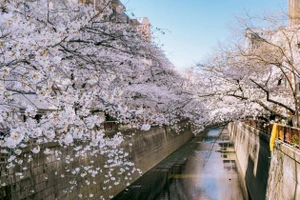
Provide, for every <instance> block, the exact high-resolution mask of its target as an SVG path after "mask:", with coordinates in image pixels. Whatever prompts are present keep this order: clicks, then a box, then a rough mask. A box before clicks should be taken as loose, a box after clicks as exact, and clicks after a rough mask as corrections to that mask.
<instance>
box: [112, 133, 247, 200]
mask: <svg viewBox="0 0 300 200" xmlns="http://www.w3.org/2000/svg"><path fill="white" fill-rule="evenodd" d="M114 199H115V200H242V199H244V197H243V192H242V189H241V184H240V182H239V178H238V174H237V166H236V156H235V153H234V149H233V146H232V144H231V143H230V142H229V135H228V131H227V129H224V130H222V129H217V128H211V129H209V130H207V131H204V132H203V133H202V134H199V135H198V136H196V137H194V138H193V139H192V140H190V141H189V142H187V143H186V144H184V145H183V146H181V147H180V148H179V149H178V150H176V151H175V152H174V153H173V154H171V155H170V156H168V157H167V158H166V159H165V160H163V161H162V162H161V163H159V164H158V165H157V166H155V167H154V168H153V169H152V170H150V171H149V172H147V173H146V174H144V175H143V176H142V177H141V178H140V179H138V180H137V181H136V182H134V183H133V184H132V185H131V186H129V187H128V188H127V189H126V190H124V191H123V192H121V193H120V194H119V195H117V196H116V197H115V198H114Z"/></svg>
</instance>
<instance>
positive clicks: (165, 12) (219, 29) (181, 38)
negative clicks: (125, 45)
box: [121, 0, 288, 69]
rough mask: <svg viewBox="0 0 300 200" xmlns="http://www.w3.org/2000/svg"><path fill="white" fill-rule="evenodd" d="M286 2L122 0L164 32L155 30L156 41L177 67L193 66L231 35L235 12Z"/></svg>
mask: <svg viewBox="0 0 300 200" xmlns="http://www.w3.org/2000/svg"><path fill="white" fill-rule="evenodd" d="M287 1H288V0H185V1H183V0H121V2H122V3H123V4H124V5H125V6H126V9H127V13H128V14H131V13H134V15H135V17H148V18H149V20H150V23H151V25H152V26H153V28H155V27H158V28H160V29H162V30H163V31H164V32H165V34H164V35H163V34H158V32H157V33H156V35H157V37H158V40H157V41H158V42H159V44H162V45H163V46H162V48H163V50H164V51H165V53H166V55H167V57H168V58H169V59H170V60H171V62H172V63H173V64H174V65H175V67H176V68H178V69H185V68H188V67H192V66H193V65H195V63H197V62H199V61H201V59H204V58H205V56H207V55H208V54H209V53H210V52H212V49H213V48H214V47H216V46H217V44H218V41H220V42H222V41H225V40H226V39H227V38H228V37H229V36H230V34H231V33H230V29H229V27H230V26H231V23H233V22H235V19H234V15H243V14H245V13H246V11H247V12H248V13H250V14H251V15H256V14H259V13H261V12H274V11H276V10H280V9H281V8H282V9H286V7H287V6H286V5H287ZM129 16H130V15H129ZM131 17H132V16H131ZM153 30H155V29H153Z"/></svg>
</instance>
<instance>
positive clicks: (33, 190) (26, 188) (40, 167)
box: [0, 123, 193, 200]
mask: <svg viewBox="0 0 300 200" xmlns="http://www.w3.org/2000/svg"><path fill="white" fill-rule="evenodd" d="M181 126H182V127H181V131H180V132H179V133H178V132H175V131H174V130H172V129H171V128H170V127H152V128H151V129H150V130H149V131H141V130H131V131H130V132H129V133H128V134H127V133H124V135H125V138H126V140H125V142H123V144H122V145H121V146H120V147H119V148H120V149H121V148H124V151H126V152H129V157H130V161H132V162H134V163H135V167H136V168H139V169H141V170H142V172H143V173H145V172H147V171H148V170H149V169H151V168H152V167H153V166H155V165H156V164H158V163H159V162H160V161H161V160H163V159H164V158H165V157H167V156H168V155H169V154H171V153H172V152H173V151H175V150H176V149H177V148H179V147H180V146H181V145H182V144H184V143H185V142H186V141H188V140H189V139H190V138H192V136H193V134H192V131H191V128H190V126H189V125H188V124H185V123H182V124H181ZM132 133H133V134H132ZM47 148H49V149H50V150H51V151H55V150H58V151H61V152H62V153H61V154H60V156H61V159H59V160H58V159H57V158H56V157H55V155H45V154H43V153H39V154H36V155H35V157H34V160H33V161H32V163H31V164H30V166H29V169H28V170H27V172H26V174H24V178H22V179H20V178H18V177H16V175H15V172H14V171H13V170H12V169H10V170H8V171H7V173H9V175H8V176H9V178H10V183H11V184H9V185H6V186H5V187H1V188H0V199H14V200H19V199H43V200H54V199H80V197H81V199H95V200H96V199H97V200H98V199H101V196H102V197H104V198H105V199H109V198H110V197H112V196H114V195H115V194H117V193H118V192H120V191H122V190H123V189H124V188H125V187H126V183H127V182H133V181H135V180H136V179H137V178H139V177H140V175H139V174H138V173H134V174H133V175H132V176H131V177H130V180H127V181H126V182H120V183H119V184H118V185H115V186H114V187H112V188H111V189H108V188H107V189H106V190H104V189H103V188H105V187H106V185H105V184H104V182H105V180H106V178H105V177H103V174H107V173H110V172H109V170H110V169H109V168H108V169H104V168H103V170H106V171H103V173H99V174H97V175H96V177H94V178H93V181H94V180H95V182H96V183H97V184H86V180H85V179H80V177H79V179H80V180H78V184H77V186H76V187H77V188H76V189H75V190H73V191H72V192H69V193H66V192H65V191H66V190H68V189H69V187H70V183H69V182H70V180H71V178H70V177H68V176H67V175H66V174H67V170H69V169H68V168H67V167H68V165H69V166H72V167H73V168H76V166H79V165H78V164H79V163H78V161H77V162H76V159H74V161H73V162H71V163H70V164H68V165H66V162H67V161H68V162H70V159H68V160H67V158H66V157H67V156H68V155H70V154H71V155H72V153H70V152H72V151H73V149H72V147H68V148H62V147H60V146H58V145H57V144H49V145H47ZM73 155H74V154H73ZM103 159H105V158H101V157H98V158H95V157H93V158H89V157H88V156H87V158H85V159H84V160H82V161H80V162H86V163H89V162H91V161H92V162H93V163H97V164H98V165H99V167H101V166H102V167H103V165H104V161H103ZM102 167H101V169H102ZM1 172H2V171H1ZM0 175H1V174H0ZM112 175H113V176H116V177H118V176H119V175H118V174H112ZM63 176H64V178H62V177H63ZM90 182H92V181H90ZM91 194H92V195H91Z"/></svg>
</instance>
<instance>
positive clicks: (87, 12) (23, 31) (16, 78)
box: [0, 0, 190, 198]
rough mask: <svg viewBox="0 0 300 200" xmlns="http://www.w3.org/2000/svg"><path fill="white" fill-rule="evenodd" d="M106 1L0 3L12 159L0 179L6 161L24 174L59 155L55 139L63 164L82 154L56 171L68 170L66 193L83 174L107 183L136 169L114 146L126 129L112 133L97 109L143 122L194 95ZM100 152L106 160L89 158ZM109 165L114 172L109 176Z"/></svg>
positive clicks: (3, 121)
mask: <svg viewBox="0 0 300 200" xmlns="http://www.w3.org/2000/svg"><path fill="white" fill-rule="evenodd" d="M110 3H111V2H110V1H109V0H102V1H100V3H99V4H98V5H97V8H96V9H95V8H94V7H93V6H90V5H82V4H77V3H73V2H72V1H55V2H52V1H50V0H38V1H23V0H7V1H2V2H1V6H0V7H1V12H0V81H1V82H0V104H1V106H0V113H1V115H0V125H1V138H0V146H1V151H2V155H6V156H7V158H8V159H7V162H5V163H4V164H1V169H0V170H1V171H3V172H5V171H7V172H5V173H2V175H3V176H2V177H1V185H2V186H3V187H4V186H5V185H6V184H10V180H9V178H8V175H9V170H10V169H14V170H17V171H15V173H16V175H17V176H18V177H19V178H21V179H22V178H24V176H26V175H25V174H26V170H28V166H27V165H28V163H31V162H32V160H34V158H36V155H38V154H40V153H44V154H45V155H49V156H54V157H55V158H56V159H57V160H60V159H62V150H60V149H55V150H53V149H51V148H49V147H48V146H49V144H51V143H54V144H55V145H59V146H60V147H61V148H69V147H72V148H71V149H72V150H71V153H70V154H69V155H68V156H67V158H66V163H72V162H78V167H76V168H74V167H72V166H73V165H71V164H70V165H69V166H67V167H66V173H67V174H58V176H60V177H61V178H65V177H69V181H70V187H69V188H68V189H66V192H70V191H72V190H74V189H75V188H76V186H77V185H78V177H81V179H85V178H86V181H85V182H86V184H90V181H89V180H90V179H88V178H87V177H89V178H92V179H93V178H94V177H95V175H97V174H99V173H104V176H105V177H109V178H107V180H105V184H107V185H109V186H108V188H111V187H112V185H118V184H119V183H120V181H121V178H122V177H123V178H124V176H121V175H122V174H125V173H127V174H129V175H130V174H132V173H136V172H139V170H138V169H136V168H135V167H134V165H133V163H131V162H129V161H128V160H127V156H128V154H127V153H126V152H124V150H123V149H120V148H118V146H119V144H120V143H121V142H122V141H123V140H124V138H123V136H122V134H121V133H120V132H119V133H118V134H115V135H114V136H111V137H108V136H107V135H106V134H105V133H104V131H103V129H101V124H102V123H103V122H104V121H105V118H104V115H103V113H106V114H109V115H110V116H113V117H114V118H116V120H117V121H118V122H119V123H124V124H132V125H134V126H135V127H138V128H141V129H142V130H149V129H150V128H151V125H170V124H171V125H172V124H175V123H176V122H178V121H179V120H180V119H182V117H185V116H186V115H185V114H184V106H182V105H183V104H184V103H185V102H186V101H188V99H190V97H188V98H186V97H184V91H185V89H184V87H182V83H183V78H182V77H181V76H180V75H179V74H178V73H177V72H175V71H174V67H173V65H172V64H171V63H170V62H169V61H168V59H167V58H166V57H165V55H164V53H163V52H162V50H161V49H159V48H158V47H157V46H155V45H154V44H152V43H150V42H149V41H148V40H147V39H146V38H145V37H144V36H143V35H142V34H139V33H138V32H137V31H136V29H135V27H133V26H131V25H129V24H127V23H122V22H119V21H112V20H111V16H112V15H113V11H112V9H111V7H110ZM118 10H121V9H117V11H118ZM145 60H146V61H149V60H150V61H151V65H150V66H149V64H148V62H145ZM180 108H181V110H180ZM179 110H180V111H179ZM87 156H88V157H89V158H91V159H90V160H88V161H86V162H82V161H81V159H83V158H86V157H87ZM99 157H103V158H105V159H104V160H105V163H99V162H94V161H93V160H94V159H95V160H99V159H98V158H99ZM105 169H109V170H108V171H107V170H106V171H105ZM113 170H115V171H116V174H119V175H120V176H118V177H111V176H112V171H113ZM56 173H58V172H56ZM127 179H128V177H127V176H125V180H127ZM93 184H97V183H96V182H95V181H93ZM91 195H92V194H91ZM79 197H80V196H79ZM81 197H82V196H81ZM81 197H80V198H81ZM82 198H84V197H82Z"/></svg>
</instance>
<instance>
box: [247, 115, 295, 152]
mask: <svg viewBox="0 0 300 200" xmlns="http://www.w3.org/2000/svg"><path fill="white" fill-rule="evenodd" d="M243 122H244V123H245V124H247V125H248V126H251V127H253V128H255V129H257V130H259V131H261V132H263V133H265V134H268V135H271V131H272V127H273V124H267V123H266V122H264V121H259V120H245V121H243ZM277 139H279V140H281V141H283V142H284V143H287V144H290V145H292V146H293V147H295V148H298V149H299V148H300V129H299V128H296V127H291V126H287V125H284V124H278V138H277Z"/></svg>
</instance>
